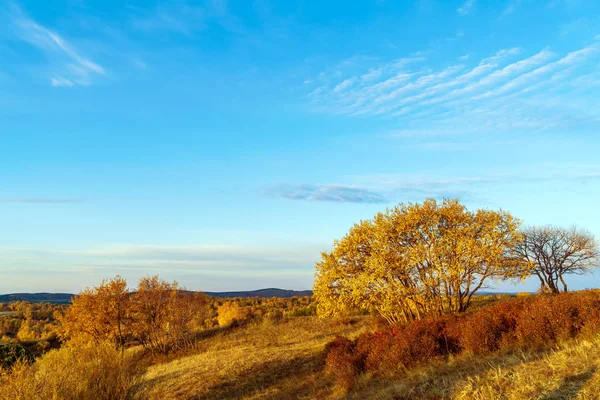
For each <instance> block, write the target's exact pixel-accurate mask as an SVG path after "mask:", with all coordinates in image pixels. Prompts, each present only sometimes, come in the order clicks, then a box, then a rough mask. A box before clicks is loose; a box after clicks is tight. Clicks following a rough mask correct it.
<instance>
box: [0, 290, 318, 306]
mask: <svg viewBox="0 0 600 400" xmlns="http://www.w3.org/2000/svg"><path fill="white" fill-rule="evenodd" d="M204 293H206V294H207V295H209V296H211V297H266V298H270V297H281V298H286V299H287V298H290V297H294V296H312V290H286V289H276V288H269V289H259V290H250V291H244V292H204ZM71 297H73V294H71V293H11V294H0V303H10V302H11V301H28V302H30V303H42V302H46V303H53V304H68V303H69V302H70V301H71Z"/></svg>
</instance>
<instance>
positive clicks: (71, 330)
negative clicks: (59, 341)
mask: <svg viewBox="0 0 600 400" xmlns="http://www.w3.org/2000/svg"><path fill="white" fill-rule="evenodd" d="M130 306H131V297H130V293H129V290H128V289H127V282H126V281H125V279H123V278H121V277H120V276H119V275H117V276H116V277H115V278H113V279H110V280H103V281H102V283H101V284H100V285H99V286H96V287H94V288H92V289H90V288H87V289H85V290H84V291H82V292H81V293H79V294H78V295H76V296H74V297H73V299H72V301H71V306H70V307H68V308H67V309H66V310H65V311H64V312H63V313H60V314H58V315H57V319H58V321H59V322H60V327H61V328H60V335H61V336H62V337H63V338H65V339H69V340H71V341H73V342H79V343H88V342H93V343H96V344H97V343H100V342H102V341H105V340H111V341H114V342H115V343H116V344H117V345H119V346H121V347H123V346H124V345H125V337H126V335H127V329H128V313H129V308H130Z"/></svg>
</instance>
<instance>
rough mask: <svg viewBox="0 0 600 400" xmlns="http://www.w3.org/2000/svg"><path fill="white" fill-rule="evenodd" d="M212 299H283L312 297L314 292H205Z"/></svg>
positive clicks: (272, 290)
mask: <svg viewBox="0 0 600 400" xmlns="http://www.w3.org/2000/svg"><path fill="white" fill-rule="evenodd" d="M204 293H205V294H207V295H209V296H212V297H267V298H269V297H282V298H286V299H287V298H290V297H294V296H312V294H313V292H312V290H286V289H276V288H269V289H259V290H250V291H244V292H204Z"/></svg>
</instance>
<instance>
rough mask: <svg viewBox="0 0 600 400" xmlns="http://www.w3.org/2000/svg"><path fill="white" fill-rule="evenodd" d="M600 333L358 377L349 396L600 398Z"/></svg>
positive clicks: (487, 399) (462, 399)
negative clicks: (550, 346) (548, 346)
mask: <svg viewBox="0 0 600 400" xmlns="http://www.w3.org/2000/svg"><path fill="white" fill-rule="evenodd" d="M599 367H600V337H598V338H596V339H593V340H590V341H572V342H569V343H566V344H563V345H561V346H559V347H558V348H556V349H554V350H550V351H547V352H534V351H531V352H526V353H525V352H520V353H505V354H496V355H493V356H488V357H474V356H470V355H467V356H465V357H461V358H457V359H451V360H448V361H446V362H438V363H436V364H431V365H428V366H426V367H421V368H415V369H413V370H409V371H406V372H404V373H402V374H401V375H399V376H393V377H391V376H389V377H382V376H380V377H370V376H363V377H362V379H361V381H360V382H359V384H358V385H357V387H356V388H355V389H354V390H353V391H352V393H350V394H349V395H348V396H347V398H349V399H361V400H362V399H373V400H375V399H377V400H379V399H381V400H383V399H454V400H495V399H498V400H500V399H502V400H528V399H540V400H541V399H543V400H551V399H555V400H558V399H581V400H584V399H585V400H592V399H600V369H599Z"/></svg>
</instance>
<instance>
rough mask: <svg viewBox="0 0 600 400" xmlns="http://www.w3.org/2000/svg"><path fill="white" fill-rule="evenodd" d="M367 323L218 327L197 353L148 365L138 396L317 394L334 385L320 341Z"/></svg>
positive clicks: (307, 321) (305, 320) (310, 320)
mask: <svg viewBox="0 0 600 400" xmlns="http://www.w3.org/2000/svg"><path fill="white" fill-rule="evenodd" d="M366 329H367V324H366V320H365V318H362V319H355V320H352V321H327V320H322V319H318V318H316V317H297V318H293V319H289V320H284V321H281V322H269V321H263V322H261V323H257V324H251V325H250V326H247V327H243V328H233V329H217V330H215V331H213V332H212V333H210V334H209V335H208V337H207V338H205V339H203V340H201V341H200V342H199V343H198V345H197V349H196V352H197V354H193V355H189V356H184V357H181V358H177V359H175V360H172V361H169V362H165V363H160V364H157V365H154V366H151V367H150V368H149V369H148V371H147V373H146V374H145V375H144V378H143V383H142V385H141V393H140V398H145V399H189V398H194V399H287V398H290V399H291V398H307V399H309V398H310V399H312V398H321V397H323V396H327V395H329V394H330V393H332V388H333V382H332V381H331V380H329V379H326V378H324V376H323V365H324V362H325V351H324V350H325V345H326V344H327V342H329V341H331V339H332V338H333V337H335V336H336V335H348V336H356V335H358V334H359V333H361V332H364V331H365V330H366Z"/></svg>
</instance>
